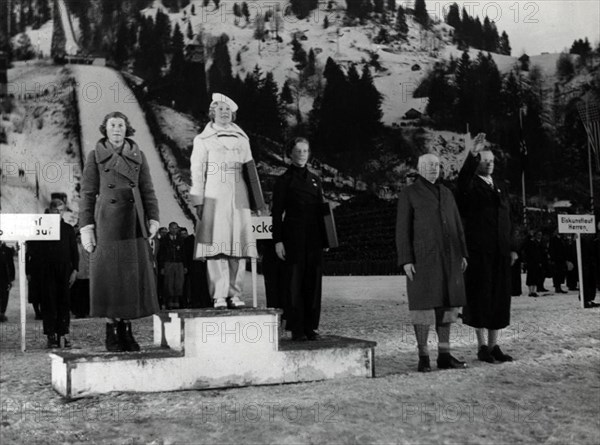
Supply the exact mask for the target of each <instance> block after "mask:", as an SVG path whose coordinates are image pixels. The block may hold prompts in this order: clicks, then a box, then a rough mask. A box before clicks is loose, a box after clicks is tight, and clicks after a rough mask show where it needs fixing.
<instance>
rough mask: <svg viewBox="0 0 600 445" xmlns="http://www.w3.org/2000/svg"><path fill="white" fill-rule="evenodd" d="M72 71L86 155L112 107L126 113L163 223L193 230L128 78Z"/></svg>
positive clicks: (93, 69) (105, 71)
mask: <svg viewBox="0 0 600 445" xmlns="http://www.w3.org/2000/svg"><path fill="white" fill-rule="evenodd" d="M73 73H74V76H75V78H76V79H77V82H78V88H77V91H78V103H79V112H80V121H81V133H82V149H83V153H84V154H85V155H86V156H87V154H88V153H89V152H90V151H91V150H93V149H94V148H95V146H96V143H97V141H98V139H99V138H100V137H101V135H100V132H99V131H98V127H99V125H100V124H101V123H102V119H103V118H104V116H105V115H106V114H108V113H110V112H111V111H121V112H123V113H125V115H127V117H128V118H129V119H130V122H131V125H132V126H133V127H134V128H135V129H136V133H135V136H134V137H133V139H134V140H135V141H136V142H137V144H138V145H139V147H140V148H141V149H142V150H143V152H144V154H145V155H146V158H147V159H148V164H149V165H150V172H151V174H152V182H153V183H154V191H155V192H156V197H157V198H158V205H159V210H160V220H161V221H160V222H161V225H165V226H166V225H167V224H168V223H169V222H171V221H176V222H178V223H179V225H180V226H182V227H186V228H187V229H188V230H190V231H191V230H192V229H193V224H192V222H191V221H190V220H188V219H187V217H186V216H185V214H184V213H183V211H182V210H181V208H180V207H179V204H178V203H177V200H176V198H175V193H174V191H173V189H172V188H171V184H170V182H169V179H168V176H167V173H166V171H165V170H164V168H163V165H162V162H161V160H160V157H159V154H158V152H157V150H156V147H155V145H154V141H153V139H152V134H151V133H150V129H149V128H148V125H147V124H146V121H145V118H144V113H143V111H142V109H141V108H140V106H139V104H138V103H137V101H136V99H135V97H134V95H133V93H132V92H131V90H129V88H128V87H127V85H126V83H125V81H124V80H123V79H122V78H121V76H120V75H119V74H118V73H117V72H116V71H114V70H112V69H110V68H105V67H97V66H84V65H79V66H73Z"/></svg>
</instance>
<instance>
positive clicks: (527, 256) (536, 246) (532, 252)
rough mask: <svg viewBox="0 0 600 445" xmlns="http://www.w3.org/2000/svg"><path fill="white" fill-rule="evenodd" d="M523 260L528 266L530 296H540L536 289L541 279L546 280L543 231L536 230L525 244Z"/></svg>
mask: <svg viewBox="0 0 600 445" xmlns="http://www.w3.org/2000/svg"><path fill="white" fill-rule="evenodd" d="M522 253H523V262H524V263H525V265H526V267H527V281H526V284H527V286H528V287H529V296H530V297H538V293H537V292H536V289H538V288H539V284H540V281H542V282H543V280H544V278H543V277H544V267H543V263H544V248H543V246H542V232H539V231H538V232H536V233H535V234H534V235H533V236H531V237H530V238H529V239H528V240H527V241H526V242H525V244H524V245H523V250H522Z"/></svg>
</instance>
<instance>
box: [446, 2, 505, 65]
mask: <svg viewBox="0 0 600 445" xmlns="http://www.w3.org/2000/svg"><path fill="white" fill-rule="evenodd" d="M446 23H448V24H449V25H450V26H452V27H453V28H454V36H453V40H454V43H456V44H457V46H458V47H459V48H460V49H465V48H468V47H472V48H475V49H480V50H482V51H490V52H494V53H499V54H505V55H507V56H510V53H511V47H510V42H509V39H508V34H506V32H505V31H502V34H501V35H498V29H497V28H496V24H495V23H494V22H492V21H490V20H489V19H488V18H487V17H485V18H484V19H483V23H481V20H480V19H479V17H475V18H473V17H471V16H469V14H468V13H467V10H466V9H465V8H463V10H462V16H461V14H460V12H459V7H458V5H457V4H456V3H453V4H452V5H450V8H449V9H448V14H447V15H446Z"/></svg>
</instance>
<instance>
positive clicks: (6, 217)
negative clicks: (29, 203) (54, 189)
mask: <svg viewBox="0 0 600 445" xmlns="http://www.w3.org/2000/svg"><path fill="white" fill-rule="evenodd" d="M59 239H60V215H57V214H35V213H3V214H0V240H2V241H56V240H59Z"/></svg>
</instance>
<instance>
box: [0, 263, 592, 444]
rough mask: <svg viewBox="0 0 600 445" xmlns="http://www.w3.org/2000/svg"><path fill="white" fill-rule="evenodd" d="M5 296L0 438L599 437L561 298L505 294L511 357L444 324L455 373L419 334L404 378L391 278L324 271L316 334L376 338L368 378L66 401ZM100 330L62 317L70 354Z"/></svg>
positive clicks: (582, 352)
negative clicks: (439, 362)
mask: <svg viewBox="0 0 600 445" xmlns="http://www.w3.org/2000/svg"><path fill="white" fill-rule="evenodd" d="M248 275H249V274H247V276H246V282H245V289H249V288H250V287H249V279H248V278H249V276H248ZM262 281H263V280H262V279H259V304H264V301H265V300H264V288H263V283H262ZM523 282H524V281H523ZM550 284H551V283H550V280H547V282H546V287H548V286H550ZM17 295H18V283H15V288H14V289H13V290H12V291H11V296H10V300H9V305H8V311H7V316H8V318H9V321H8V323H2V324H0V334H1V335H0V350H1V354H0V369H1V370H2V378H1V379H0V393H1V394H2V407H3V411H2V428H1V429H0V440H1V441H2V443H3V444H12V443H15V444H16V443H19V444H25V443H27V444H28V443H41V444H53V443H99V444H134V443H135V444H137V443H152V444H171V443H186V444H192V443H193V444H200V443H204V444H214V443H253V444H267V443H268V444H290V445H291V444H324V443H335V444H372V443H380V444H390V443H394V444H416V445H422V444H489V445H496V444H513V443H523V444H534V443H545V444H557V445H558V444H584V445H587V444H589V445H591V444H597V443H599V442H600V424H599V416H598V414H599V411H598V410H599V407H600V374H599V373H598V369H599V366H600V349H599V347H600V326H599V323H598V317H599V314H600V309H581V308H579V307H578V304H577V296H576V294H575V293H574V292H570V293H569V294H567V295H547V296H544V297H540V298H528V297H525V296H523V297H516V298H513V301H512V303H513V307H512V319H511V325H510V327H509V328H508V329H505V330H503V331H501V333H500V337H499V344H500V345H501V346H502V348H503V350H504V351H505V352H506V353H509V354H511V355H512V356H514V357H515V359H516V360H515V361H514V362H512V363H505V364H487V363H482V362H479V361H477V359H476V347H477V342H476V339H475V335H474V331H473V329H471V328H469V327H467V326H465V325H463V324H461V323H457V324H455V325H453V326H452V328H451V335H450V342H451V345H452V351H453V352H452V353H453V355H455V356H456V357H458V358H460V359H463V360H466V361H467V363H468V365H469V368H468V369H462V370H447V371H440V370H437V369H436V364H435V359H436V356H437V351H436V350H437V338H436V335H435V333H434V332H433V328H432V332H431V334H430V336H429V349H430V356H431V360H432V367H433V371H432V372H431V373H418V372H416V366H417V350H416V344H415V336H414V331H413V327H412V325H411V324H410V320H409V316H408V305H407V299H406V282H405V279H404V278H403V277H399V276H385V277H381V276H379V277H325V279H324V283H323V297H324V298H323V309H322V316H321V324H320V330H321V332H322V333H323V334H335V335H343V336H349V337H355V338H362V339H367V340H372V341H376V342H377V346H376V348H375V374H376V377H375V378H373V379H366V378H350V379H338V380H329V381H322V382H313V383H298V384H287V385H271V386H257V387H245V388H231V389H226V390H204V391H181V392H171V393H154V394H152V393H149V394H142V393H137V394H135V393H113V394H109V395H102V396H98V397H90V398H84V399H79V400H73V401H69V402H68V403H65V401H64V400H62V399H61V398H60V397H59V396H58V395H57V394H56V393H55V392H54V391H53V390H52V387H51V384H50V359H49V357H48V353H47V352H48V351H47V350H46V349H44V345H45V336H44V335H43V333H42V330H41V322H40V321H34V320H33V311H32V310H31V308H30V306H28V307H27V311H28V312H27V318H28V324H27V347H28V351H27V352H26V353H25V354H23V353H21V352H20V351H19V332H20V325H19V323H18V310H19V309H18V308H19V306H18V298H17ZM246 298H248V297H246ZM246 301H249V300H246ZM134 332H135V335H136V337H137V338H138V339H139V340H140V342H141V343H142V347H146V345H148V344H150V343H151V342H152V336H153V331H152V319H151V318H150V317H148V318H145V319H142V320H136V321H134ZM103 335H104V320H103V319H78V320H73V321H72V323H71V338H72V340H73V343H74V345H75V347H76V349H74V350H73V352H77V351H78V348H83V350H88V349H89V348H94V347H95V348H99V347H101V345H102V343H103V341H104V338H103ZM233 362H234V360H232V363H233Z"/></svg>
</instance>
